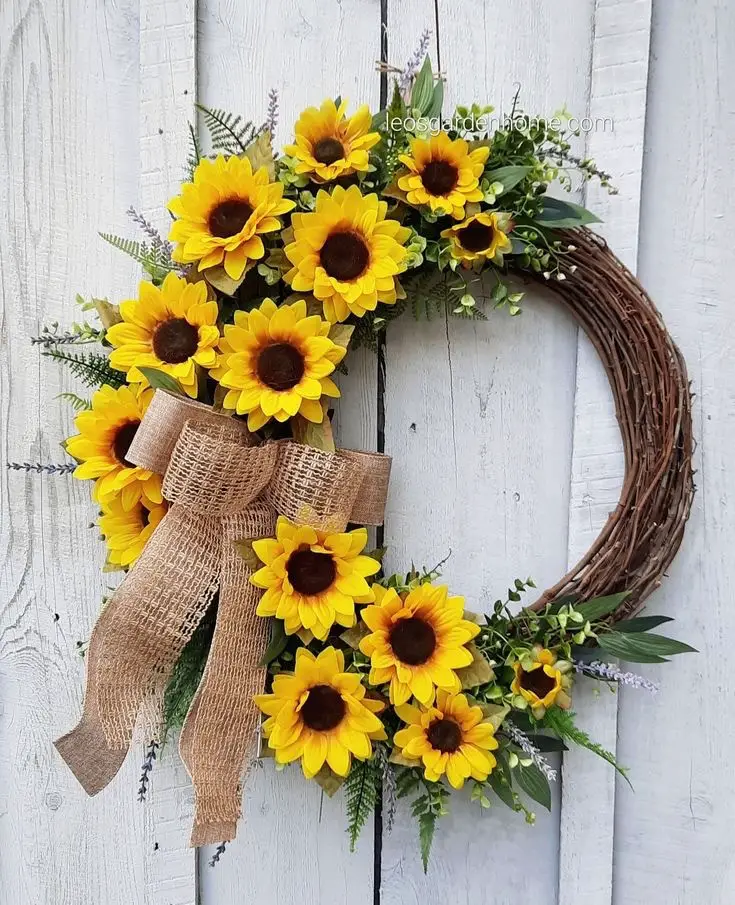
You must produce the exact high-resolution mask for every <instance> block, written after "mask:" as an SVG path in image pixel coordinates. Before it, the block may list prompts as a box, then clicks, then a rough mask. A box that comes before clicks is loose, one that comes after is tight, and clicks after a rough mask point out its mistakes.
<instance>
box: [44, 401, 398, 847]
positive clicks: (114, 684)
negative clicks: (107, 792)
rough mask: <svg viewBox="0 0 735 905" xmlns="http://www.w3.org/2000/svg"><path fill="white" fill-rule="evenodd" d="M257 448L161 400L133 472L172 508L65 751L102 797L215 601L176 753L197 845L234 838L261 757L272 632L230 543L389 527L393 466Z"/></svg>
mask: <svg viewBox="0 0 735 905" xmlns="http://www.w3.org/2000/svg"><path fill="white" fill-rule="evenodd" d="M253 442H254V441H253V438H252V436H251V435H250V434H249V433H248V432H247V430H246V428H245V426H244V425H243V424H242V423H241V422H239V421H236V420H234V419H231V418H226V417H224V416H222V415H220V414H217V413H216V412H214V411H213V410H212V409H210V408H209V407H207V406H203V405H200V404H199V403H195V402H191V401H189V400H183V399H182V398H180V397H175V396H171V395H169V394H167V393H162V392H161V391H158V392H156V394H155V396H154V399H153V401H152V402H151V405H150V406H149V409H148V411H147V412H146V415H145V417H144V419H143V421H142V422H141V425H140V427H139V428H138V432H137V434H136V437H135V440H134V441H133V444H132V445H131V447H130V450H129V452H128V459H129V460H130V461H132V462H134V463H135V464H137V465H140V466H141V467H145V468H149V469H151V470H152V471H156V472H159V473H161V474H164V481H163V494H164V496H165V498H166V499H167V500H168V501H169V503H170V504H171V505H170V508H169V511H168V512H167V514H166V515H165V517H164V518H163V520H162V521H161V523H160V524H159V526H158V527H157V528H156V531H155V532H154V534H153V535H152V537H151V539H150V540H149V542H148V544H147V545H146V547H145V549H144V550H143V553H142V554H141V556H140V559H139V560H138V562H137V563H136V564H135V566H134V567H133V568H132V569H131V571H130V572H129V573H128V575H127V576H126V578H125V580H124V581H123V582H122V584H121V585H120V587H119V588H118V590H117V591H116V592H115V593H114V595H113V596H112V598H111V600H110V601H109V603H108V604H107V606H106V607H105V609H104V610H103V612H102V614H101V615H100V618H99V619H98V621H97V624H96V625H95V627H94V630H93V632H92V637H91V639H90V644H89V650H88V654H87V683H86V691H85V699H84V712H83V715H82V719H81V720H80V722H79V724H78V725H77V726H76V728H75V729H73V730H72V731H71V732H70V733H68V734H67V735H65V736H63V737H62V738H60V739H59V740H58V741H57V742H56V747H57V749H58V751H59V753H60V754H61V756H62V757H63V758H64V760H65V761H66V763H67V764H68V765H69V767H70V768H71V770H72V771H73V773H74V774H75V776H76V777H77V779H78V780H79V782H80V783H81V784H82V786H83V787H84V789H85V790H86V791H87V792H88V794H90V795H94V794H96V793H97V792H99V791H100V790H101V789H103V788H104V787H105V786H106V785H107V784H108V783H109V782H110V780H111V779H112V778H113V777H114V776H115V774H116V773H117V771H118V770H119V768H120V765H121V764H122V762H123V760H124V758H125V755H126V754H127V751H128V749H129V747H130V743H131V740H132V737H133V731H134V729H135V725H136V722H137V721H138V719H139V717H140V716H141V712H142V711H144V712H146V716H147V722H148V724H149V725H150V724H152V723H155V722H156V717H157V715H158V714H159V713H160V705H161V701H162V696H163V690H164V689H165V687H166V684H167V682H168V678H169V676H170V674H171V670H172V668H173V666H174V664H175V663H176V660H177V659H178V658H179V656H180V654H181V652H182V650H183V648H184V646H185V644H186V643H187V641H188V640H189V639H190V638H191V636H192V634H193V632H194V630H195V628H196V627H197V625H198V624H199V622H200V621H201V619H202V618H203V616H204V614H205V612H206V610H207V608H208V607H209V605H210V604H211V603H212V601H213V599H214V597H215V594H216V593H217V592H218V591H219V602H218V608H217V620H216V627H215V632H214V637H213V640H212V646H211V650H210V653H209V657H208V660H207V665H206V668H205V671H204V675H203V677H202V681H201V683H200V685H199V689H198V691H197V693H196V696H195V698H194V701H193V703H192V705H191V708H190V710H189V713H188V714H187V717H186V722H185V724H184V728H183V730H182V733H181V741H180V750H181V756H182V759H183V761H184V763H185V765H186V768H187V770H188V771H189V774H190V776H191V779H192V783H193V785H194V792H195V817H194V829H193V832H192V837H191V844H192V845H206V844H210V843H215V842H221V841H225V840H228V839H232V838H234V836H235V827H236V824H237V820H238V818H239V816H240V799H241V794H240V781H241V776H242V774H243V771H244V770H245V769H247V767H248V766H249V764H250V763H251V762H252V759H253V757H254V752H255V751H256V746H257V731H258V726H259V715H258V711H257V708H256V707H255V705H254V704H253V701H252V697H253V695H254V694H257V693H258V692H260V691H262V690H263V684H264V681H265V669H264V668H263V667H262V666H261V665H260V663H261V660H262V657H263V653H264V650H265V647H266V644H267V635H268V620H265V619H261V618H259V617H258V616H256V613H255V610H256V606H257V603H258V600H259V598H260V594H261V591H259V590H258V589H257V588H256V587H254V586H253V585H252V584H251V583H250V581H249V579H250V575H251V570H250V568H249V566H248V564H247V562H246V561H245V559H243V558H242V557H241V556H240V554H239V553H238V552H237V549H236V546H235V543H234V542H235V541H239V540H242V539H252V538H258V537H267V536H271V535H272V534H273V532H274V529H275V522H276V518H277V516H278V515H279V514H281V515H285V516H287V517H288V518H289V519H291V520H292V521H296V522H300V523H302V524H309V525H312V526H313V527H316V528H328V529H330V530H334V531H342V530H344V528H345V527H346V525H347V523H348V522H349V521H352V522H356V523H359V524H363V525H376V524H381V523H382V521H383V512H384V508H385V499H386V493H387V487H388V477H389V474H390V459H389V458H388V457H386V456H381V455H379V454H375V453H358V452H353V451H348V450H339V451H338V452H336V453H328V452H323V451H321V450H316V449H312V448H310V447H306V446H303V445H301V444H297V443H294V442H292V441H281V442H278V443H268V444H265V445H253Z"/></svg>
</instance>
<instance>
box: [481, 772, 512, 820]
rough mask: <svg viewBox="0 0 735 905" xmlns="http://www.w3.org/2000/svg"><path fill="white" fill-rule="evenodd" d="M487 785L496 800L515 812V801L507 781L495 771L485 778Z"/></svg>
mask: <svg viewBox="0 0 735 905" xmlns="http://www.w3.org/2000/svg"><path fill="white" fill-rule="evenodd" d="M487 782H488V785H489V786H490V788H491V789H492V790H493V792H495V794H496V795H497V796H498V798H499V799H500V800H501V801H502V802H503V804H505V805H507V806H508V807H509V808H510V809H511V810H512V811H515V810H517V808H516V800H515V797H514V795H513V789H512V788H511V786H510V783H509V782H508V780H507V779H506V778H505V777H504V776H503V775H502V773H499V772H498V771H496V770H493V772H492V773H491V774H490V775H489V776H488V778H487Z"/></svg>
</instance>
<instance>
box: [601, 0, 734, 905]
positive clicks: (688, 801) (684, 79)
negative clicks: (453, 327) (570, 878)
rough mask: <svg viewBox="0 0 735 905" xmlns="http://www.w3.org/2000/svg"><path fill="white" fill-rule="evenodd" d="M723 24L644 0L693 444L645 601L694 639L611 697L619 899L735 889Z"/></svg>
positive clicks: (656, 151)
mask: <svg viewBox="0 0 735 905" xmlns="http://www.w3.org/2000/svg"><path fill="white" fill-rule="evenodd" d="M734 34H735V8H734V7H733V6H732V4H722V3H717V2H714V0H699V2H696V3H692V2H688V3H685V2H682V0H670V2H668V3H666V4H665V5H664V4H661V3H656V4H654V8H653V28H652V37H651V50H652V53H651V73H650V83H649V84H650V88H649V101H648V119H647V126H646V162H645V168H644V191H643V204H642V218H641V241H640V255H639V272H640V275H641V278H642V280H643V282H644V283H645V285H646V286H647V288H648V289H649V290H650V292H651V295H652V297H653V298H654V299H655V301H656V303H657V304H658V306H659V307H660V309H661V311H662V314H663V316H664V318H665V320H666V323H667V326H668V327H669V329H670V330H671V332H672V334H673V336H674V337H675V338H676V340H677V341H678V342H679V344H680V347H681V349H682V351H683V353H684V355H685V357H686V360H687V364H688V367H689V373H690V377H691V378H692V380H693V389H694V392H695V394H696V398H695V415H694V418H695V422H694V424H695V433H696V436H697V439H698V443H699V446H698V450H697V459H696V463H695V468H696V469H697V477H696V483H697V485H698V493H697V496H696V497H695V507H694V511H693V514H692V518H691V520H690V524H689V526H688V530H687V533H686V535H685V537H684V543H683V547H682V550H681V552H680V554H679V556H678V558H677V559H676V561H675V562H674V564H673V566H672V568H671V570H670V578H669V580H668V581H667V582H666V583H665V584H664V585H663V587H662V588H661V591H660V592H659V593H658V594H657V595H656V597H655V598H654V600H653V601H652V603H651V604H650V606H649V610H651V611H653V612H663V613H667V614H669V615H670V616H674V617H676V622H675V623H674V625H673V628H672V632H671V633H672V634H676V636H677V637H679V638H685V639H686V640H688V641H689V642H691V643H692V644H693V645H694V646H695V647H697V648H698V649H699V650H700V651H701V653H699V654H698V655H688V656H686V657H682V658H677V659H676V660H674V661H672V663H670V664H667V665H665V666H660V667H658V666H654V667H641V670H640V671H641V672H645V674H646V675H648V676H649V677H650V678H653V679H656V680H660V681H661V692H660V694H659V695H657V696H656V697H655V698H650V697H649V696H647V695H645V694H641V693H636V692H633V691H631V692H630V694H628V693H627V692H626V693H625V695H624V696H623V697H622V700H621V705H620V714H619V728H618V753H619V756H620V758H621V760H622V762H623V763H625V764H626V765H628V766H629V767H630V768H631V772H632V776H633V782H634V784H635V788H636V793H635V795H633V794H624V793H623V790H622V789H621V790H620V791H619V793H618V796H617V803H616V829H617V831H616V838H615V867H614V897H613V901H614V902H615V903H617V905H626V903H628V902H654V903H659V902H661V903H663V902H666V903H670V905H684V903H686V905H690V903H691V905H694V903H697V905H699V903H703V905H704V903H706V905H726V903H727V905H729V903H730V902H732V901H733V891H734V890H735V853H734V850H733V840H732V811H733V802H734V801H735V775H734V774H733V770H732V741H733V729H732V727H733V724H734V722H735V704H734V703H733V695H732V676H731V670H730V658H731V652H732V650H733V645H735V616H734V615H733V608H732V589H733V586H734V585H735V560H733V555H732V546H733V544H732V538H733V519H732V514H731V508H732V500H733V499H734V498H735V470H734V469H733V462H732V450H733V448H735V370H734V369H733V349H734V348H735V313H734V312H733V305H732V275H733V273H735V250H734V249H733V243H732V235H733V229H734V227H735V220H734V219H733V210H735V176H734V175H733V167H732V148H733V144H735V58H733V54H732V38H733V35H734ZM672 111H677V113H676V115H672Z"/></svg>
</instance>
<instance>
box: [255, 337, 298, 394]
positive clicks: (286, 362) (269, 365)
mask: <svg viewBox="0 0 735 905" xmlns="http://www.w3.org/2000/svg"><path fill="white" fill-rule="evenodd" d="M257 371H258V377H259V378H260V379H261V381H262V382H263V383H264V384H265V385H266V386H267V387H270V388H271V389H272V390H279V391H280V390H290V389H292V388H293V387H295V386H296V384H297V383H298V382H299V381H300V380H301V378H302V377H303V376H304V356H303V355H302V354H301V352H299V350H298V349H297V348H296V347H295V346H292V345H291V343H273V344H272V345H270V346H266V347H265V349H263V350H262V351H261V353H260V354H259V355H258V364H257Z"/></svg>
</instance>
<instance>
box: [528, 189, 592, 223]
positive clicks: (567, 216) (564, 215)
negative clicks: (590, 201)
mask: <svg viewBox="0 0 735 905" xmlns="http://www.w3.org/2000/svg"><path fill="white" fill-rule="evenodd" d="M535 222H536V223H537V224H538V225H539V226H548V227H551V228H553V229H570V228H572V227H575V226H586V225H587V224H588V223H600V222H601V221H600V218H599V217H596V216H595V215H594V214H593V213H592V212H591V211H588V210H587V209H586V208H584V207H582V206H581V205H579V204H573V203H572V202H571V201H562V200H561V198H552V197H551V196H550V195H545V196H544V200H543V204H542V206H541V213H540V214H539V215H538V217H536V218H535Z"/></svg>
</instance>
